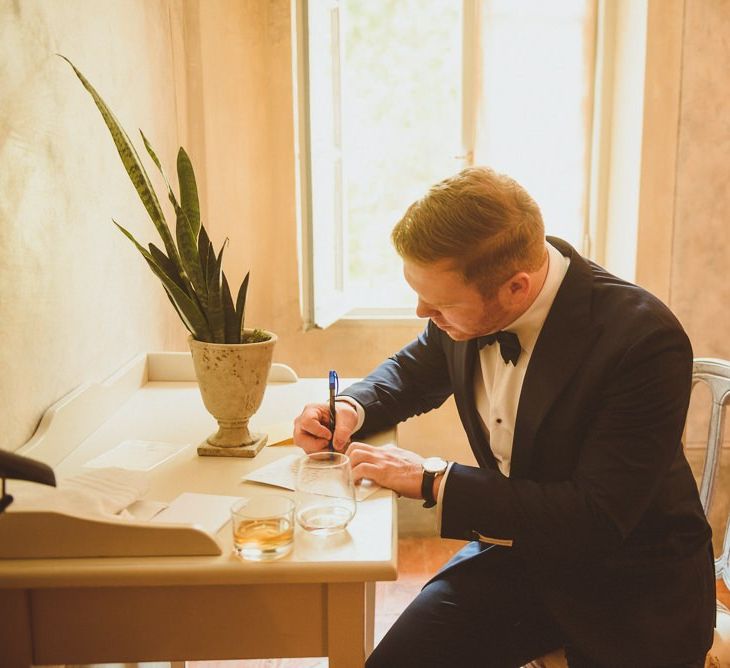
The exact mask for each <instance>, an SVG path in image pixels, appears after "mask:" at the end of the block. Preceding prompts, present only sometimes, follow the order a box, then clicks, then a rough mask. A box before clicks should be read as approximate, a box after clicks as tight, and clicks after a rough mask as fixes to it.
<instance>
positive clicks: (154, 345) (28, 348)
mask: <svg viewBox="0 0 730 668" xmlns="http://www.w3.org/2000/svg"><path fill="white" fill-rule="evenodd" d="M172 8H173V5H171V2H167V1H161V2H146V1H145V0H125V1H124V2H119V1H114V0H64V1H63V2H56V1H54V0H45V1H43V0H15V1H14V2H13V1H11V0H0V62H2V66H0V91H1V92H2V93H1V95H2V104H0V253H1V255H0V257H1V261H0V340H2V342H3V345H2V348H1V349H0V383H1V386H0V424H1V425H2V427H3V440H2V442H0V447H2V448H6V449H10V450H14V449H16V448H18V447H19V446H21V445H22V444H23V443H24V442H25V441H26V440H27V439H28V438H29V437H30V436H31V435H32V433H33V431H34V429H35V427H36V425H37V422H38V420H39V419H40V417H41V415H42V414H43V411H44V410H45V409H46V408H47V407H48V406H49V405H50V404H52V403H53V402H55V401H56V400H58V399H59V398H60V397H62V396H63V395H65V394H66V393H67V392H69V391H71V390H72V389H74V388H75V387H77V386H78V385H79V384H81V383H83V382H85V381H98V380H102V379H104V378H105V377H107V376H108V375H109V374H111V373H112V372H113V371H115V370H116V369H117V368H118V367H120V366H121V365H122V364H123V363H125V362H126V361H127V360H129V359H130V358H132V357H133V356H135V355H137V354H138V353H140V352H143V351H146V350H150V349H162V348H176V347H177V348H182V346H184V330H183V329H182V327H181V326H180V325H179V324H178V323H177V321H176V316H175V315H174V313H173V312H172V308H171V306H170V305H169V303H168V302H167V299H166V298H165V297H164V295H163V293H162V290H161V288H160V287H159V284H158V283H157V282H156V280H153V277H152V276H151V274H150V272H149V270H148V269H147V267H146V265H144V262H143V260H142V259H141V257H140V256H139V255H138V254H137V251H136V250H134V248H133V247H132V246H131V245H130V244H129V242H128V241H127V240H126V239H124V238H123V237H122V235H121V234H120V233H119V231H118V230H117V229H116V228H115V227H114V226H113V224H112V222H111V218H112V216H113V217H114V218H115V219H116V220H118V221H119V222H120V223H121V224H123V225H125V226H128V228H129V229H130V230H132V231H133V232H134V233H135V234H138V236H139V238H140V240H142V241H150V240H153V239H154V238H155V235H156V233H155V231H154V228H153V227H152V224H151V223H150V222H149V221H148V219H147V218H146V213H145V211H144V209H143V208H142V206H141V204H140V203H139V201H138V200H137V199H136V194H135V192H134V190H133V188H132V186H131V184H130V182H129V180H128V179H127V176H126V174H125V173H124V170H123V168H122V165H121V162H120V161H119V158H118V156H117V155H116V151H115V149H114V146H113V144H112V142H111V139H110V138H109V136H108V133H107V130H106V127H105V126H104V125H103V123H102V121H101V117H100V115H99V113H98V111H97V110H96V108H95V106H94V105H93V103H92V101H91V98H90V97H89V95H88V94H87V93H86V91H85V90H84V89H83V88H82V87H81V84H80V83H79V81H78V80H77V79H76V77H75V76H74V75H73V73H72V70H71V69H70V68H69V66H68V65H67V64H66V63H64V62H63V61H62V60H61V59H60V58H58V57H56V56H55V55H54V54H55V53H57V52H58V53H63V54H65V55H67V56H68V57H69V58H70V59H71V60H73V61H74V62H75V63H76V65H77V66H78V67H79V69H81V70H82V71H83V72H84V73H85V74H86V75H87V77H88V78H89V79H90V80H91V81H92V83H94V84H95V85H96V87H97V89H98V90H99V91H100V93H101V94H102V96H103V97H105V99H106V101H107V103H108V104H109V105H110V106H111V107H112V108H113V109H114V110H115V112H116V115H117V117H118V118H119V119H120V121H121V122H122V124H123V125H125V127H126V128H127V130H128V132H129V134H130V135H132V136H133V137H135V135H136V137H138V136H139V135H137V134H136V130H137V128H138V127H141V128H143V129H144V130H145V133H146V134H147V135H148V137H149V138H150V140H151V141H152V143H153V144H154V145H155V146H156V148H157V149H158V154H159V155H160V157H161V160H162V161H163V163H164V164H169V165H173V164H174V162H173V161H174V158H175V151H176V149H177V146H178V143H179V138H178V123H177V116H176V113H177V108H176V95H175V88H174V85H173V81H174V78H173V76H172V73H173V69H174V68H173V36H174V34H175V30H177V28H175V20H174V15H175V12H174V11H171V9H172ZM171 17H173V19H171ZM178 46H179V45H178ZM136 137H135V141H136ZM156 182H157V183H159V180H157V181H156Z"/></svg>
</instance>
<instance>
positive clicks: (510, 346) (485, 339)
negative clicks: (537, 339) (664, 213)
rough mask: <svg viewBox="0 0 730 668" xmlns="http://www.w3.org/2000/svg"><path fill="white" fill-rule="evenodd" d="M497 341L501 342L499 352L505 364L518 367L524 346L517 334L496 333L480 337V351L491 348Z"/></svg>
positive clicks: (478, 340) (478, 341)
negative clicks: (521, 344) (487, 347)
mask: <svg viewBox="0 0 730 668" xmlns="http://www.w3.org/2000/svg"><path fill="white" fill-rule="evenodd" d="M495 341H499V352H500V353H501V354H502V359H503V360H504V363H505V364H508V363H509V362H512V364H513V365H514V366H517V360H518V359H519V358H520V353H521V352H522V346H520V340H519V339H518V338H517V334H515V333H514V332H496V333H494V334H487V335H486V336H480V337H479V338H478V339H477V343H478V344H479V350H481V349H482V348H484V346H491V345H492V344H493V343H494V342H495Z"/></svg>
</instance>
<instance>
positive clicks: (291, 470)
mask: <svg viewBox="0 0 730 668" xmlns="http://www.w3.org/2000/svg"><path fill="white" fill-rule="evenodd" d="M301 458H302V456H301V455H289V456H287V457H282V458H281V459H277V460H276V461H275V462H272V463H271V464H267V465H266V466H262V467H261V468H258V469H256V470H255V471H252V472H251V473H247V474H246V475H245V476H243V477H242V478H241V480H245V481H247V482H259V483H262V484H264V485H273V486H274V487H283V488H284V489H291V490H293V489H294V488H295V487H296V480H297V467H298V466H299V460H300V459H301ZM379 489H380V485H377V484H376V483H374V482H372V481H371V480H368V481H367V482H364V483H363V484H358V485H355V498H356V499H357V500H358V501H364V500H365V499H367V498H368V497H369V496H370V495H372V494H374V493H375V492H377V491H378V490H379Z"/></svg>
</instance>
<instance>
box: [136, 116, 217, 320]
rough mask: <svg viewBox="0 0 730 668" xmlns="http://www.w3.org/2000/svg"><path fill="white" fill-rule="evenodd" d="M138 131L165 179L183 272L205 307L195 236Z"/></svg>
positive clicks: (204, 286)
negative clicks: (173, 210) (173, 211)
mask: <svg viewBox="0 0 730 668" xmlns="http://www.w3.org/2000/svg"><path fill="white" fill-rule="evenodd" d="M139 133H140V135H142V141H143V142H144V145H145V148H146V149H147V153H149V156H150V158H152V162H154V163H155V165H156V166H157V169H158V170H159V171H160V174H161V175H162V178H163V179H164V180H165V185H167V196H168V198H169V200H170V203H171V204H172V206H173V208H174V209H175V216H176V220H175V236H176V238H177V248H178V251H179V253H180V260H181V261H182V266H183V269H184V270H185V273H186V274H187V277H188V278H189V279H190V282H191V283H192V284H193V288H194V291H195V295H197V297H198V299H199V300H200V303H201V304H202V305H203V307H204V308H205V306H206V304H207V302H208V294H207V293H208V291H207V289H206V285H205V278H204V276H203V272H202V271H201V269H200V258H199V257H198V244H197V240H196V238H195V234H194V233H193V230H192V227H191V225H190V222H189V221H188V218H187V216H186V215H185V212H184V211H183V209H182V208H181V206H180V204H179V203H178V201H177V198H176V197H175V193H174V192H173V190H172V187H171V186H170V181H169V180H168V178H167V175H166V174H165V170H164V169H162V164H161V163H160V160H159V158H158V157H157V154H156V153H155V150H154V149H153V148H152V144H150V142H149V140H148V139H147V137H146V136H145V134H144V132H142V130H140V131H139ZM195 295H194V294H193V293H190V297H191V298H193V297H194V296H195Z"/></svg>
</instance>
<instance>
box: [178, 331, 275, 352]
mask: <svg viewBox="0 0 730 668" xmlns="http://www.w3.org/2000/svg"><path fill="white" fill-rule="evenodd" d="M258 329H260V330H261V331H262V332H263V333H264V334H268V335H269V337H270V338H269V339H268V340H266V341H249V342H247V343H213V342H211V341H198V339H194V338H193V335H192V334H189V335H188V343H189V344H190V345H192V344H194V343H195V344H197V345H200V346H210V347H212V348H242V347H243V346H263V345H268V344H271V343H275V342H276V341H277V339H278V337H277V336H276V334H274V332H270V331H269V330H267V329H261V328H260V327H259V328H258ZM243 331H244V332H253V331H254V328H251V329H249V328H248V327H246V328H245V329H244V330H243Z"/></svg>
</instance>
